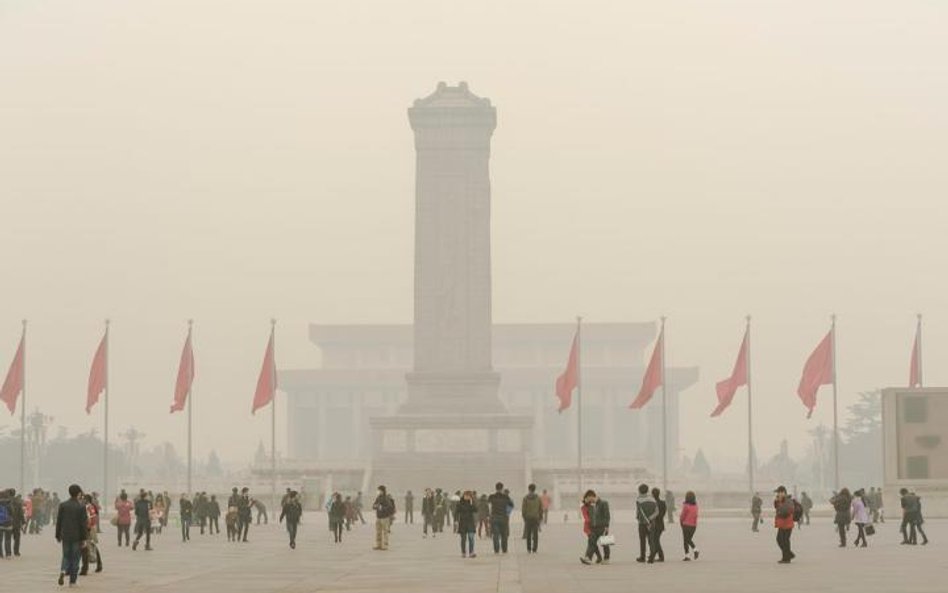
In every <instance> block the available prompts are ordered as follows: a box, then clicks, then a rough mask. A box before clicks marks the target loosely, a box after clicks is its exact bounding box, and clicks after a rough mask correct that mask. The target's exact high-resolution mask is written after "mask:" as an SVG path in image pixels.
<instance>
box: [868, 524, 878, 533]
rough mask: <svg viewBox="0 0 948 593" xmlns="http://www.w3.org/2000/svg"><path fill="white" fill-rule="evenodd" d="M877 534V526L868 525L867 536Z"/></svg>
mask: <svg viewBox="0 0 948 593" xmlns="http://www.w3.org/2000/svg"><path fill="white" fill-rule="evenodd" d="M875 534H876V526H875V525H873V524H872V523H870V524H869V525H866V535H875Z"/></svg>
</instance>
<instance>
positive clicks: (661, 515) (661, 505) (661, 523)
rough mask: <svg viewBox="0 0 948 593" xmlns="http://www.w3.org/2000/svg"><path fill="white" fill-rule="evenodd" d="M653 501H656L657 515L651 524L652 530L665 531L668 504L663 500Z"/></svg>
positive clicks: (656, 531)
mask: <svg viewBox="0 0 948 593" xmlns="http://www.w3.org/2000/svg"><path fill="white" fill-rule="evenodd" d="M655 502H657V503H658V516H657V517H655V521H654V523H653V524H652V531H654V532H655V533H662V532H663V531H665V515H666V514H667V513H668V505H667V504H666V503H665V501H664V500H657V501H655Z"/></svg>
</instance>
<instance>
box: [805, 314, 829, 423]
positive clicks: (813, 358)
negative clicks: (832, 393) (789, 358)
mask: <svg viewBox="0 0 948 593" xmlns="http://www.w3.org/2000/svg"><path fill="white" fill-rule="evenodd" d="M832 383H833V330H830V332H829V333H828V334H826V337H825V338H823V340H822V341H821V342H820V343H819V345H818V346H817V347H816V350H814V351H813V354H811V355H810V357H809V358H807V359H806V365H805V366H804V367H803V376H802V377H800V386H799V387H797V395H799V396H800V400H801V401H803V405H804V406H806V408H807V410H808V412H807V415H806V417H807V418H809V417H810V416H812V415H813V408H815V407H816V392H817V391H819V389H820V385H830V384H832Z"/></svg>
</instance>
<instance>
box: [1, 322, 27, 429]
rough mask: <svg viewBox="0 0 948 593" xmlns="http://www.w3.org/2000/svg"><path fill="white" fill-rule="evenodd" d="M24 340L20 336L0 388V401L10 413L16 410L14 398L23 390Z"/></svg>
mask: <svg viewBox="0 0 948 593" xmlns="http://www.w3.org/2000/svg"><path fill="white" fill-rule="evenodd" d="M24 341H25V340H24V337H20V345H19V346H18V347H17V349H16V354H15V355H14V356H13V362H12V363H10V370H8V371H7V378H6V379H5V380H4V381H3V387H2V388H0V401H2V402H3V403H5V404H7V409H8V410H10V413H11V414H13V412H14V410H16V400H17V398H18V397H19V395H20V392H22V391H23V357H24V356H26V353H25V347H24V346H25V344H24Z"/></svg>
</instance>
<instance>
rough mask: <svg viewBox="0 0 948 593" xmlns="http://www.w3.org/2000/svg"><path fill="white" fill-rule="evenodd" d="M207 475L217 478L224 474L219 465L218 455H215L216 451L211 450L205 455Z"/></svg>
mask: <svg viewBox="0 0 948 593" xmlns="http://www.w3.org/2000/svg"><path fill="white" fill-rule="evenodd" d="M206 471H207V475H208V476H209V477H212V478H219V477H220V476H223V475H224V468H223V467H221V460H220V457H218V456H217V451H215V450H213V449H212V450H211V453H210V454H209V455H208V456H207V469H206Z"/></svg>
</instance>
